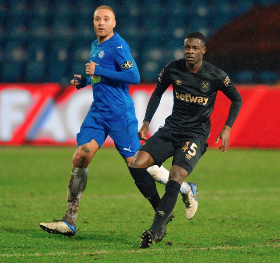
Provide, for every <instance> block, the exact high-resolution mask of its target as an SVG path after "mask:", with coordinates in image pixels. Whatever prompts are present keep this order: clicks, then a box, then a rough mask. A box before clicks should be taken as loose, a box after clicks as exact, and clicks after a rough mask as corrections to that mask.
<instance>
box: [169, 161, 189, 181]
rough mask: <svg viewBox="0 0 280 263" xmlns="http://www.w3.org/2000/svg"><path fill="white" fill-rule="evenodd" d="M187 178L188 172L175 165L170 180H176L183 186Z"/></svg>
mask: <svg viewBox="0 0 280 263" xmlns="http://www.w3.org/2000/svg"><path fill="white" fill-rule="evenodd" d="M187 176H188V172H187V171H186V170H185V169H183V168H181V167H179V166H177V165H173V166H172V168H171V170H170V175H169V180H174V181H177V182H178V183H180V184H182V183H183V182H184V180H185V179H186V177H187Z"/></svg>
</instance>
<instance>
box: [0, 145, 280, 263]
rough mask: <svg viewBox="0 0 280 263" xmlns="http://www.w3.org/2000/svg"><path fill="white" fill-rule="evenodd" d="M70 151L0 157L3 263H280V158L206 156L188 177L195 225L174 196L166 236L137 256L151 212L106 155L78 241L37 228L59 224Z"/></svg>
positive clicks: (101, 155) (92, 181)
mask: <svg viewBox="0 0 280 263" xmlns="http://www.w3.org/2000/svg"><path fill="white" fill-rule="evenodd" d="M74 150H75V149H74V148H48V147H46V148H43V147H42V148H40V147H38V148H36V147H34V148H32V147H21V148H8V147H7V148H5V147H2V148H0V169H1V170H0V211H1V214H0V262H92V261H95V262H96V261H100V262H127V263H129V262H238V263H239V262H273V263H275V262H279V261H280V235H279V233H280V232H279V218H280V173H279V172H280V151H276V150H262V151H261V150H247V151H246V150H234V149H229V150H228V152H227V153H226V154H221V153H220V151H219V150H213V149H210V150H208V151H207V153H206V154H205V155H204V157H203V158H202V159H201V160H200V162H199V164H198V165H197V167H196V168H195V170H194V171H193V173H192V174H191V175H190V176H189V178H188V180H189V181H195V182H196V183H197V184H198V185H199V194H198V198H199V208H198V212H197V215H196V216H195V218H194V219H193V220H190V221H187V220H186V218H185V211H184V207H183V203H182V201H181V198H180V196H179V199H178V202H177V204H176V207H175V209H174V213H175V215H176V217H175V219H174V220H173V222H172V223H170V224H169V225H168V228H167V230H168V235H167V236H166V237H165V239H164V240H163V241H162V242H161V243H158V244H153V245H152V246H151V247H150V248H149V249H145V250H140V249H139V243H140V235H141V233H142V231H143V230H145V229H147V228H149V227H150V225H151V223H152V219H153V215H154V213H153V210H152V208H151V207H150V205H149V203H148V201H147V200H145V199H144V198H143V197H142V196H141V194H140V193H139V192H138V190H137V188H136V186H135V185H134V182H133V180H132V178H131V176H130V175H129V172H128V169H127V168H126V165H125V163H124V161H123V160H122V158H121V157H120V156H119V154H118V153H117V151H116V150H115V149H111V148H102V149H101V150H100V151H99V152H98V153H97V155H96V156H95V158H94V160H93V162H92V163H91V164H90V166H89V178H88V185H87V188H86V190H85V192H84V196H83V198H82V202H81V206H80V211H79V215H78V223H77V234H76V236H75V237H73V238H67V237H62V236H59V235H54V236H53V235H49V234H48V233H47V232H44V231H42V230H41V229H40V227H39V223H40V222H50V221H52V219H53V217H55V218H57V219H60V218H61V217H62V216H63V215H64V212H65V209H66V202H65V198H66V189H67V183H68V180H69V178H70V171H71V158H72V155H73V153H74ZM170 165H171V160H168V161H167V162H166V163H165V166H166V167H167V168H168V169H169V168H170ZM157 185H158V189H159V192H160V194H161V195H162V194H163V193H164V186H163V185H160V184H157Z"/></svg>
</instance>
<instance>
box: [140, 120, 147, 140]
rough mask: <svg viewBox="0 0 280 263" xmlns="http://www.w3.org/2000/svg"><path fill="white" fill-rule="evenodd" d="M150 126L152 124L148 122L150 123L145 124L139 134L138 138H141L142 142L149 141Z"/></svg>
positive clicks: (145, 122)
mask: <svg viewBox="0 0 280 263" xmlns="http://www.w3.org/2000/svg"><path fill="white" fill-rule="evenodd" d="M149 124H150V122H148V121H144V122H143V125H142V127H141V129H140V130H139V132H138V136H139V139H140V140H146V139H147V135H148V133H149V130H150V128H149Z"/></svg>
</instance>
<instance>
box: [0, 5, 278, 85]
mask: <svg viewBox="0 0 280 263" xmlns="http://www.w3.org/2000/svg"><path fill="white" fill-rule="evenodd" d="M279 3H280V1H279V0H246V1H244V0H199V1H196V0H188V1H186V0H176V1H171V0H164V1H163V0H161V1H157V0H155V1H149V0H141V1H140V0H107V1H94V0H79V1H78V0H48V1H47V0H46V1H39V0H36V1H35V0H0V24H1V26H0V35H1V42H0V74H1V82H6V83H7V82H28V83H42V82H58V83H61V84H69V80H70V79H71V77H72V76H73V73H83V70H84V64H85V62H86V61H87V59H88V54H89V49H90V44H91V42H92V41H93V40H94V39H95V34H94V31H93V28H92V15H93V11H94V9H95V8H96V7H97V6H99V5H102V4H106V5H109V6H111V7H112V8H114V10H115V12H116V19H117V27H116V31H117V32H118V33H120V34H121V35H122V36H123V37H124V38H125V39H126V40H127V42H128V43H129V44H130V46H131V49H132V53H133V55H134V57H135V60H136V62H137V64H138V66H139V70H140V73H141V80H142V83H149V82H155V81H156V77H157V74H158V73H159V72H160V70H161V68H162V67H163V66H165V65H166V64H167V63H168V62H169V61H170V60H174V59H178V58H180V57H182V42H183V38H184V36H185V35H186V34H187V33H188V32H190V31H200V32H202V33H204V34H205V35H206V37H207V38H208V39H209V43H208V44H209V46H208V54H207V56H206V58H207V59H208V60H210V62H214V63H215V64H216V65H217V66H220V67H222V68H223V69H224V70H226V71H227V72H228V73H229V74H230V75H231V77H232V79H233V81H235V82H236V83H250V84H252V83H268V84H275V83H277V81H278V80H279V69H280V62H279V51H280V44H279V36H280V35H279V34H280V33H279V32H280V23H279V21H280V8H279ZM271 12H272V15H271V14H270V13H271ZM265 14H267V15H268V17H264V15H265ZM246 17H247V18H246ZM234 23H235V26H233V27H232V26H231V24H234ZM256 41H262V42H264V44H263V45H261V46H258V45H257V43H256ZM235 42H238V43H239V44H240V45H237V46H238V47H237V49H236V50H234V48H235V47H236V45H235V46H234V44H235ZM265 44H266V45H265ZM253 46H255V47H257V48H258V49H256V50H254V51H255V53H254V52H249V51H250V50H251V49H252V47H253ZM246 50H248V53H246ZM267 51H270V53H269V54H268V53H267ZM262 54H264V55H262ZM268 55H269V56H268ZM237 59H238V61H239V63H237Z"/></svg>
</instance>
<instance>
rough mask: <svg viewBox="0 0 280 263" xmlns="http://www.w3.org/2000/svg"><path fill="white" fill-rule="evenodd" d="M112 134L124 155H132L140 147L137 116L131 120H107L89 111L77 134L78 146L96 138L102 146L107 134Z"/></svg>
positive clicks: (116, 145) (117, 146)
mask: <svg viewBox="0 0 280 263" xmlns="http://www.w3.org/2000/svg"><path fill="white" fill-rule="evenodd" d="M108 135H109V136H110V137H111V138H112V139H113V141H114V143H115V147H116V148H117V150H118V151H119V153H120V154H121V155H122V156H123V157H132V156H134V155H135V154H136V152H137V151H138V150H139V148H140V146H141V145H140V140H139V138H138V121H137V119H136V118H134V119H129V120H123V119H120V120H106V119H104V118H102V117H101V116H98V117H97V116H96V113H93V112H91V111H89V112H88V114H87V116H86V117H85V120H84V122H83V124H82V126H81V128H80V132H79V133H78V134H77V143H78V144H77V146H80V145H83V144H86V143H89V142H91V140H92V139H94V140H95V141H96V142H97V143H98V145H99V148H101V146H102V144H103V143H104V141H105V139H106V138H107V136H108Z"/></svg>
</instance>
